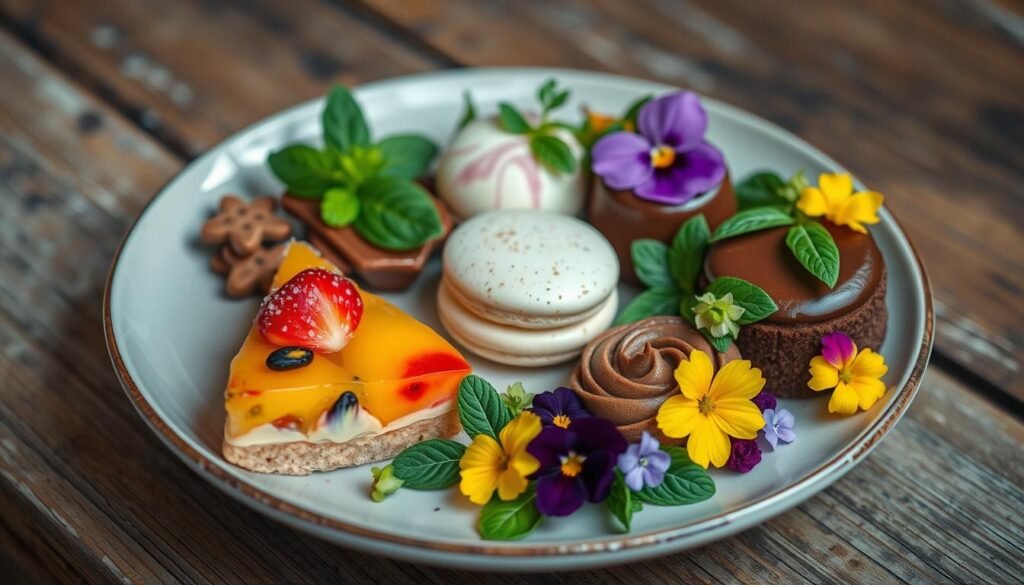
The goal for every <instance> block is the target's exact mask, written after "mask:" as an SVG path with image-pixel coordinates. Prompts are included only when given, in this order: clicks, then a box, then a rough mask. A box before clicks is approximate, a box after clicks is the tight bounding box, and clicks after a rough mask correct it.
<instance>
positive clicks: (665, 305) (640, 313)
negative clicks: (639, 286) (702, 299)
mask: <svg viewBox="0 0 1024 585" xmlns="http://www.w3.org/2000/svg"><path fill="white" fill-rule="evenodd" d="M682 298H683V293H682V292H681V291H679V290H677V289H660V288H652V289H648V290H645V291H644V292H642V293H640V294H638V295H637V296H636V298H635V299H633V301H632V302H631V303H629V305H627V306H626V308H625V309H623V310H622V312H621V313H619V316H618V318H616V319H615V324H616V325H624V324H626V323H633V322H634V321H639V320H641V319H646V318H647V317H654V316H656V315H675V314H677V313H678V312H679V303H680V302H681V301H682Z"/></svg>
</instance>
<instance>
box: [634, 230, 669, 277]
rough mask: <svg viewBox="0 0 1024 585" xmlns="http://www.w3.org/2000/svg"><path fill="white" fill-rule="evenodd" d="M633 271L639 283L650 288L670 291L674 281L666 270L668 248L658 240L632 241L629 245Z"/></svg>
mask: <svg viewBox="0 0 1024 585" xmlns="http://www.w3.org/2000/svg"><path fill="white" fill-rule="evenodd" d="M629 252H630V255H631V256H632V258H633V270H634V271H635V272H636V277H637V278H639V279H640V282H642V283H644V284H645V285H647V286H648V287H650V288H664V289H671V288H675V287H676V281H675V279H674V278H672V273H671V272H670V271H669V269H668V246H666V245H665V244H664V243H662V242H659V241H658V240H651V239H647V238H644V239H640V240H633V241H632V242H631V243H630V245H629Z"/></svg>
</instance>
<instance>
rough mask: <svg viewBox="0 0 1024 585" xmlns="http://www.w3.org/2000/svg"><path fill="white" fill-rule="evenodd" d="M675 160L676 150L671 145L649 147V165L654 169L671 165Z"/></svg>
mask: <svg viewBox="0 0 1024 585" xmlns="http://www.w3.org/2000/svg"><path fill="white" fill-rule="evenodd" d="M674 162H676V151H675V149H674V148H672V147H671V146H656V147H654V148H652V149H651V165H652V166H653V167H654V168H656V169H663V168H665V167H670V166H672V163H674Z"/></svg>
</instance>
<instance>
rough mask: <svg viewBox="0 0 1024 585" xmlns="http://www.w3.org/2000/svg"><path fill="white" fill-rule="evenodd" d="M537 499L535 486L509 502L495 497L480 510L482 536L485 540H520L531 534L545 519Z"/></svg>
mask: <svg viewBox="0 0 1024 585" xmlns="http://www.w3.org/2000/svg"><path fill="white" fill-rule="evenodd" d="M536 499H537V492H535V491H534V489H533V487H530V488H528V489H527V490H526V491H525V492H523V494H522V495H521V496H519V497H518V498H516V499H514V500H511V501H508V502H503V501H501V500H500V499H498V498H497V497H494V498H493V499H492V500H491V501H490V502H487V504H486V505H484V507H483V509H482V510H480V521H479V522H478V523H477V528H478V529H479V530H480V536H481V537H483V539H484V540H519V539H520V538H523V537H524V536H526V535H527V534H530V533H531V532H533V529H534V528H536V527H537V526H538V525H540V523H541V520H543V519H544V517H543V516H541V515H540V512H538V511H537V505H536V504H535V501H536Z"/></svg>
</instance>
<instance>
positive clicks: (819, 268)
mask: <svg viewBox="0 0 1024 585" xmlns="http://www.w3.org/2000/svg"><path fill="white" fill-rule="evenodd" d="M786 246H788V247H789V249H790V250H791V251H792V252H793V255H794V256H796V259H797V260H799V261H800V264H802V265H803V267H804V268H806V269H807V271H808V272H810V273H811V274H813V275H814V276H816V277H818V279H819V280H821V281H822V282H824V283H825V284H827V285H828V287H829V288H833V287H834V286H835V285H836V282H837V281H838V280H839V248H837V247H836V242H835V240H834V239H832V234H830V233H829V232H828V230H827V229H825V226H823V225H821V224H820V223H818V222H816V221H807V222H805V223H802V224H799V225H795V226H793V227H791V228H789V231H788V232H787V233H786Z"/></svg>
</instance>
